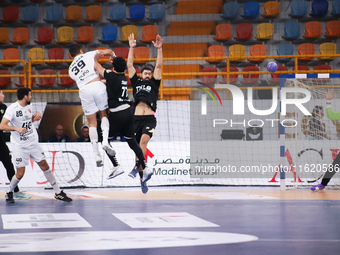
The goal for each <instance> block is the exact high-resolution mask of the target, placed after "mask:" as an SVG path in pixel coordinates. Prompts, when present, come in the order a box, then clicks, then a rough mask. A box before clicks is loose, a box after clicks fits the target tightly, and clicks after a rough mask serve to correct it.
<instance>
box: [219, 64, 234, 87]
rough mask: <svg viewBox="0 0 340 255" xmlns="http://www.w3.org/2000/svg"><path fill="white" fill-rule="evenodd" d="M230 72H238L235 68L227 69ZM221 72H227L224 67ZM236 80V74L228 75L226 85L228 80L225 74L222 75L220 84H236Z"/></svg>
mask: <svg viewBox="0 0 340 255" xmlns="http://www.w3.org/2000/svg"><path fill="white" fill-rule="evenodd" d="M229 71H230V72H238V68H237V67H235V66H231V67H229ZM222 72H227V68H226V67H224V68H223V69H222ZM237 80H238V74H229V83H228V78H227V75H226V74H222V82H221V83H223V84H236V83H237Z"/></svg>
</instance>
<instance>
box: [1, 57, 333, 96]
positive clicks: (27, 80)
mask: <svg viewBox="0 0 340 255" xmlns="http://www.w3.org/2000/svg"><path fill="white" fill-rule="evenodd" d="M318 57H322V58H324V57H329V58H334V59H336V58H340V54H318V55H316V54H314V55H268V56H242V57H241V56H240V57H239V56H237V57H215V58H212V57H177V58H164V60H163V63H164V64H166V62H168V61H202V60H222V61H226V71H225V72H173V73H165V72H162V76H163V77H166V76H173V75H176V76H181V75H183V76H184V75H194V76H202V75H226V77H227V81H228V83H229V77H230V75H235V74H237V75H243V74H259V75H260V74H272V73H270V72H268V71H250V72H243V71H239V72H230V63H231V62H233V61H235V60H240V59H242V61H243V60H247V59H258V58H261V59H277V58H293V59H294V67H295V70H294V71H293V70H289V71H276V72H275V74H298V73H307V74H309V73H340V69H334V70H309V71H306V70H298V65H299V58H318ZM135 60H136V61H137V60H138V61H147V62H155V61H156V58H141V59H135ZM35 61H36V60H35ZM41 61H42V62H44V63H71V62H72V60H71V59H60V60H51V59H43V60H41ZM333 61H334V60H333ZM20 62H21V63H23V66H24V73H23V74H11V75H7V74H1V75H0V78H1V77H19V78H20V77H22V78H24V84H25V86H27V87H29V88H31V87H32V84H31V79H32V78H40V77H69V76H68V75H67V74H63V75H60V74H59V75H39V74H35V75H32V74H31V71H32V61H28V62H26V61H25V60H21V59H20V60H0V64H8V63H12V64H13V63H20ZM100 62H101V63H107V61H106V60H101V61H100ZM236 62H238V63H240V62H241V61H236ZM273 87H276V86H268V87H266V88H263V87H252V88H253V89H254V90H261V89H271V88H273ZM244 89H246V88H244ZM5 91H6V92H9V93H14V92H16V90H11V89H8V90H5ZM129 91H131V89H129ZM168 91H170V89H167V88H164V87H163V81H162V83H161V86H160V90H159V97H160V100H163V99H164V92H168ZM171 91H186V92H188V91H190V88H188V87H177V88H171ZM34 92H38V93H54V92H59V93H60V92H62V93H72V92H78V89H60V90H55V89H44V90H39V89H35V90H34Z"/></svg>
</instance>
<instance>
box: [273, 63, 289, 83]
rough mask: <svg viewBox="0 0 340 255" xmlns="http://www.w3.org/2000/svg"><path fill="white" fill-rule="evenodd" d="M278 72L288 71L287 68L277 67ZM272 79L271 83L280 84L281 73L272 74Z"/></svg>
mask: <svg viewBox="0 0 340 255" xmlns="http://www.w3.org/2000/svg"><path fill="white" fill-rule="evenodd" d="M277 71H288V68H287V67H286V66H277ZM270 75H271V77H272V79H271V80H270V82H271V83H280V74H279V73H272V74H270Z"/></svg>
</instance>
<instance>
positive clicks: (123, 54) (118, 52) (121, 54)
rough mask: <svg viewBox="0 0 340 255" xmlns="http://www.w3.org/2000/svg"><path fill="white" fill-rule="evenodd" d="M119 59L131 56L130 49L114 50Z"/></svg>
mask: <svg viewBox="0 0 340 255" xmlns="http://www.w3.org/2000/svg"><path fill="white" fill-rule="evenodd" d="M113 51H114V53H115V54H116V56H117V57H121V58H125V59H126V58H127V57H128V55H129V49H128V48H126V47H116V48H114V49H113Z"/></svg>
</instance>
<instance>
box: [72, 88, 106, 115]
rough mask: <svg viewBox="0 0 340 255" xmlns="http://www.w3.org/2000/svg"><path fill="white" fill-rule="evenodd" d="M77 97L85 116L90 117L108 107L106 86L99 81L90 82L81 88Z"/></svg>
mask: <svg viewBox="0 0 340 255" xmlns="http://www.w3.org/2000/svg"><path fill="white" fill-rule="evenodd" d="M79 97H80V100H81V106H82V107H83V110H84V114H85V115H91V114H94V113H96V112H98V111H103V110H105V109H107V108H108V107H109V106H108V103H107V92H106V86H105V84H104V83H102V82H101V81H95V82H91V83H89V84H86V85H84V86H82V87H81V89H79Z"/></svg>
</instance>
